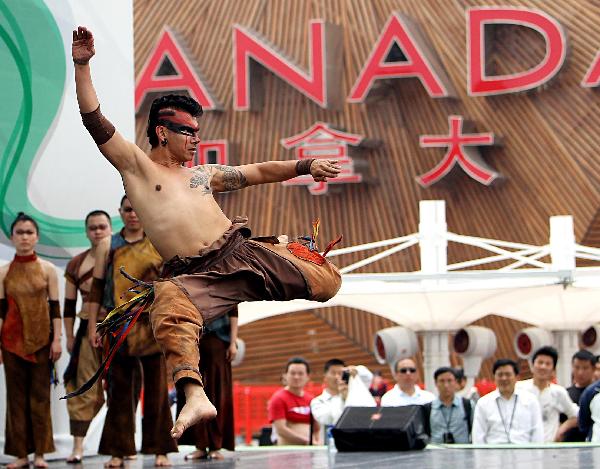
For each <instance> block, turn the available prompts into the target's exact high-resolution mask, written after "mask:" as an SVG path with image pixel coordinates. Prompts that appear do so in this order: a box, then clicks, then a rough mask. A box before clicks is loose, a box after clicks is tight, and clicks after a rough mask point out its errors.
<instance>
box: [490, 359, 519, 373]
mask: <svg viewBox="0 0 600 469" xmlns="http://www.w3.org/2000/svg"><path fill="white" fill-rule="evenodd" d="M506 365H510V366H512V368H513V370H514V371H515V375H518V374H519V365H517V362H516V361H514V360H511V359H510V358H500V359H498V360H496V361H495V362H494V365H493V366H492V373H493V374H496V370H497V369H498V368H501V367H503V366H506Z"/></svg>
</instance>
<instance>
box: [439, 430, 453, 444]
mask: <svg viewBox="0 0 600 469" xmlns="http://www.w3.org/2000/svg"><path fill="white" fill-rule="evenodd" d="M442 441H443V442H444V443H445V444H447V445H452V444H454V435H453V434H452V433H451V432H447V433H444V434H443V435H442Z"/></svg>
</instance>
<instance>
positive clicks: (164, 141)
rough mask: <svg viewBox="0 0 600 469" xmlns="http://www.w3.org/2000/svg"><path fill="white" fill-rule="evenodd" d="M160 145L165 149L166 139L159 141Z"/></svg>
mask: <svg viewBox="0 0 600 469" xmlns="http://www.w3.org/2000/svg"><path fill="white" fill-rule="evenodd" d="M160 144H161V145H162V146H163V147H166V146H167V139H166V138H165V139H163V140H161V141H160Z"/></svg>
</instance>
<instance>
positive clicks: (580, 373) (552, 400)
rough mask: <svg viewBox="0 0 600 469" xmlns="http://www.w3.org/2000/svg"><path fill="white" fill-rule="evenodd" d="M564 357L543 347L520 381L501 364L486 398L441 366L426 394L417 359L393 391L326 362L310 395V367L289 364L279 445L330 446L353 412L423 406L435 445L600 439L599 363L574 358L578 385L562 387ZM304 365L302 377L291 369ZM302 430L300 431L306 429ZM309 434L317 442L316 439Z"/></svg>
mask: <svg viewBox="0 0 600 469" xmlns="http://www.w3.org/2000/svg"><path fill="white" fill-rule="evenodd" d="M558 360H559V356H558V352H557V350H556V349H555V348H554V347H551V346H544V347H541V348H540V349H538V350H536V351H535V353H534V354H533V356H532V359H531V362H530V364H531V375H532V377H531V379H526V380H519V373H520V369H519V365H518V363H517V362H516V361H514V360H512V359H509V358H502V359H499V360H496V362H495V363H494V364H493V367H492V372H493V375H494V382H495V385H496V389H495V390H494V391H492V392H489V393H487V394H485V395H483V396H480V395H479V393H478V391H477V388H476V387H474V386H467V379H466V377H465V374H464V372H463V370H462V369H455V368H451V367H441V368H438V369H437V370H436V371H435V372H434V375H433V377H434V381H435V388H436V389H435V393H432V392H430V391H427V390H425V389H423V388H422V387H421V386H420V385H419V383H420V382H421V381H420V376H419V371H418V368H417V365H416V363H415V361H414V360H413V359H411V358H403V359H401V360H398V362H397V363H395V366H394V368H393V370H394V373H393V375H394V379H395V384H394V385H393V386H392V387H391V389H389V390H388V389H387V385H386V383H385V380H384V379H383V377H382V376H381V374H380V373H375V374H373V373H371V372H370V371H369V370H368V369H367V368H366V367H364V366H362V365H347V364H346V363H344V361H343V360H340V359H337V358H332V359H331V360H329V361H327V362H326V363H325V367H324V375H323V384H324V389H323V392H322V393H321V394H320V395H319V396H317V397H313V396H311V395H310V394H308V393H307V392H305V391H304V386H305V385H306V384H307V383H308V381H309V371H310V368H309V364H308V363H307V362H306V361H305V360H304V359H302V358H299V357H296V358H292V359H290V360H289V361H288V363H287V366H286V375H285V377H286V379H285V383H286V385H285V386H284V388H283V389H281V390H280V391H277V392H276V393H275V394H274V395H273V398H272V399H271V401H270V403H269V419H270V421H271V422H272V424H273V431H274V435H275V436H274V441H276V442H277V444H323V443H327V438H328V435H330V432H329V431H328V430H329V428H331V427H333V426H335V424H336V423H337V421H338V420H339V418H340V416H341V415H342V414H343V412H344V410H345V409H346V408H347V407H352V406H356V407H368V406H378V405H380V406H381V407H398V406H408V405H418V406H421V408H422V416H423V432H424V433H426V434H427V435H428V437H429V441H430V442H431V443H443V444H470V443H472V444H502V445H506V444H508V445H511V444H517V445H518V444H541V443H548V442H584V441H593V442H597V441H600V366H599V365H598V357H597V356H595V355H593V354H592V353H591V352H589V351H587V350H580V351H578V352H576V353H575V354H574V355H573V357H572V358H571V376H572V385H571V386H570V387H569V388H564V387H562V386H560V385H558V384H556V365H557V363H558ZM294 367H298V369H299V373H300V374H301V379H297V378H295V377H294V376H293V374H292V373H291V372H290V369H293V368H294ZM300 423H301V424H302V426H299V424H300ZM309 435H311V436H310V438H309Z"/></svg>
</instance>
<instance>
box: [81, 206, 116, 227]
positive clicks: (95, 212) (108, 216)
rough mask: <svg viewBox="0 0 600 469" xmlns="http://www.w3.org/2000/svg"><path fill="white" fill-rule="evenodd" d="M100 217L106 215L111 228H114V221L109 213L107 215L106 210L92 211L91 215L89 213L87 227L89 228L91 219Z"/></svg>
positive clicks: (86, 217)
mask: <svg viewBox="0 0 600 469" xmlns="http://www.w3.org/2000/svg"><path fill="white" fill-rule="evenodd" d="M100 215H104V216H105V217H106V218H107V219H108V224H109V225H110V226H112V220H111V219H110V215H109V214H108V213H106V212H105V211H104V210H92V211H91V212H90V213H88V214H87V215H86V216H85V226H86V227H87V224H88V220H89V219H90V218H91V217H98V216H100Z"/></svg>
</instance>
